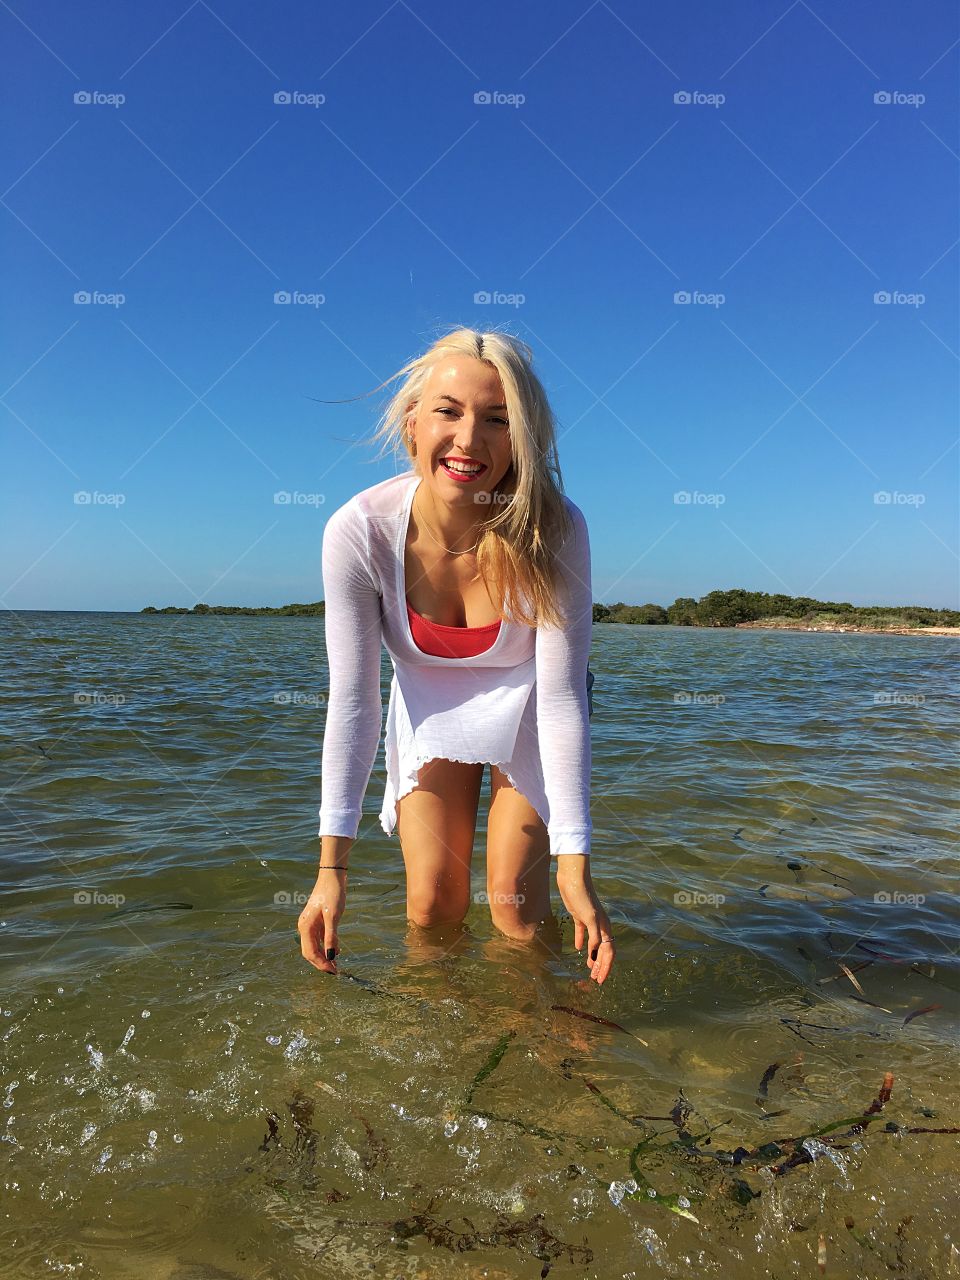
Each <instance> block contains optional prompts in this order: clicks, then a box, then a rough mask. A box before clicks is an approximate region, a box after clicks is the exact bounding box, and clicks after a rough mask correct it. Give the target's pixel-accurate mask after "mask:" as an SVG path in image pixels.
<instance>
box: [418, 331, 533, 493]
mask: <svg viewBox="0 0 960 1280" xmlns="http://www.w3.org/2000/svg"><path fill="white" fill-rule="evenodd" d="M408 430H409V431H412V433H413V437H414V441H415V443H416V450H417V468H418V470H419V472H420V475H421V476H422V477H423V480H424V483H425V485H427V486H428V487H429V488H430V490H431V496H432V497H433V498H434V499H435V500H436V501H437V502H438V503H439V502H444V503H447V504H448V505H452V506H461V505H464V506H466V505H469V506H472V505H473V504H474V502H475V501H476V495H477V494H478V493H480V492H486V493H489V492H490V491H491V490H492V489H494V488H495V487H496V486H497V485H498V484H499V483H500V482H501V481H502V480H503V478H504V476H505V475H506V474H507V472H508V471H509V470H510V466H511V463H512V461H513V455H512V451H511V444H510V428H509V423H508V419H507V410H506V403H505V397H504V394H503V385H502V384H501V382H500V375H499V374H498V373H497V371H496V369H494V368H493V366H492V365H489V364H487V363H486V362H485V361H483V360H475V359H473V358H472V357H471V356H460V355H452V356H447V357H445V358H444V359H442V360H440V361H439V362H438V363H437V364H435V365H434V367H433V368H432V369H431V370H430V374H429V376H428V378H427V382H426V385H425V386H424V389H423V395H422V397H421V400H420V403H419V404H418V405H417V408H416V410H415V411H414V413H413V414H412V415H411V417H410V419H409V420H408ZM478 468H479V470H478Z"/></svg>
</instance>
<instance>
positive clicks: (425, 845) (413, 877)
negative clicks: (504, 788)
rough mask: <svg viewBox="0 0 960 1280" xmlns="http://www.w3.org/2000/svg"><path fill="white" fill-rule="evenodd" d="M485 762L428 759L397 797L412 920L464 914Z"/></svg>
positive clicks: (436, 921) (427, 920)
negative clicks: (413, 782) (408, 787)
mask: <svg viewBox="0 0 960 1280" xmlns="http://www.w3.org/2000/svg"><path fill="white" fill-rule="evenodd" d="M484 768H485V766H484V765H482V764H462V763H461V762H460V761H457V760H445V759H442V758H440V759H435V760H428V761H427V763H426V764H425V765H423V766H422V768H421V769H420V773H419V775H418V777H419V781H418V783H417V786H416V787H415V788H414V790H413V791H408V792H407V794H406V795H405V796H404V797H403V798H402V799H401V800H400V801H398V804H397V832H398V834H399V836H400V847H401V850H402V852H403V861H404V865H405V866H406V870H407V915H408V917H409V918H410V919H411V920H413V921H414V923H416V924H420V925H424V926H427V925H433V924H447V923H449V922H451V921H460V920H462V919H463V918H464V916H465V915H466V914H467V910H468V909H469V906H470V862H471V859H472V856H473V842H474V839H475V837H476V830H477V810H478V808H479V804H480V784H481V782H482V781H483V770H484Z"/></svg>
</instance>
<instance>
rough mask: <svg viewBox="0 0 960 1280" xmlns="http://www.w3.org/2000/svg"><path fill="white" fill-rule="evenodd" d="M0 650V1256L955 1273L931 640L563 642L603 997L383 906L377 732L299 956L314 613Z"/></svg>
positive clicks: (944, 865) (35, 1262) (155, 1279)
mask: <svg viewBox="0 0 960 1280" xmlns="http://www.w3.org/2000/svg"><path fill="white" fill-rule="evenodd" d="M0 631H2V638H3V653H4V658H5V661H4V665H3V681H2V689H0V708H2V726H3V738H2V759H0V768H2V778H0V800H2V805H0V814H2V825H3V840H4V845H3V861H2V879H3V906H2V913H0V915H2V920H0V954H2V958H3V986H2V996H0V1006H2V1007H0V1047H2V1075H0V1098H2V1099H3V1112H2V1116H0V1136H2V1139H3V1141H2V1145H0V1156H2V1161H3V1184H2V1185H3V1189H4V1195H3V1209H2V1218H0V1221H2V1231H3V1236H2V1243H3V1254H2V1256H3V1264H2V1267H0V1272H2V1274H3V1275H4V1276H6V1275H11V1276H23V1277H30V1278H34V1277H38V1276H46V1275H56V1276H62V1275H69V1276H81V1277H110V1278H113V1277H128V1276H129V1277H136V1278H137V1280H204V1278H206V1280H217V1278H220V1280H224V1278H225V1277H226V1278H229V1277H243V1278H245V1280H254V1278H257V1280H264V1278H266V1277H277V1280H280V1278H281V1277H282V1278H283V1280H299V1278H300V1277H308V1276H309V1277H315V1276H316V1275H318V1274H332V1273H336V1274H339V1275H342V1276H348V1277H353V1276H366V1275H368V1274H377V1275H384V1276H388V1277H430V1278H432V1277H440V1276H446V1275H448V1274H451V1272H452V1270H453V1269H455V1270H456V1274H458V1275H466V1276H478V1277H480V1276H484V1277H513V1276H530V1277H536V1276H544V1275H547V1274H550V1275H553V1276H576V1277H587V1276H596V1277H602V1278H604V1280H606V1278H607V1277H619V1276H622V1277H625V1278H629V1277H635V1276H636V1277H639V1276H647V1275H649V1276H654V1275H656V1276H677V1277H687V1276H690V1275H693V1274H696V1275H703V1276H717V1277H723V1280H731V1277H732V1278H733V1280H739V1278H740V1277H754V1276H757V1277H760V1276H764V1277H765V1276H776V1277H788V1276H811V1275H814V1274H820V1271H819V1270H818V1264H819V1263H820V1262H824V1264H825V1267H826V1274H827V1275H833V1276H858V1277H871V1276H889V1275H890V1274H898V1275H904V1276H911V1277H941V1276H946V1275H949V1274H953V1273H954V1271H955V1270H956V1269H957V1268H958V1267H960V1257H958V1250H960V1235H958V1231H957V1227H956V1223H957V1221H958V1220H960V1204H958V1192H957V1177H956V1173H957V1168H958V1152H960V1136H958V1134H957V1130H958V1129H960V1097H958V1090H957V1083H956V1082H957V1078H958V1057H960V1054H958V1034H957V1033H958V1017H957V1015H958V1010H960V911H958V898H957V891H958V875H957V869H958V862H957V831H956V828H957V821H956V819H957V780H958V779H957V728H958V709H960V690H958V682H957V661H956V659H957V644H956V641H955V640H954V639H953V638H951V637H931V636H922V637H902V636H873V635H860V636H854V635H825V634H819V635H817V634H805V633H787V632H783V633H763V632H757V631H743V632H738V631H701V630H687V629H675V628H659V627H656V628H655V627H630V626H597V627H595V628H594V643H593V651H592V655H591V662H590V665H591V669H592V670H593V671H594V672H595V674H596V684H595V686H594V691H593V692H594V707H595V710H594V715H593V719H592V721H591V731H592V735H593V751H594V773H593V817H594V845H593V862H592V867H593V876H594V881H595V883H596V885H597V888H598V891H599V893H600V896H601V898H602V900H603V902H604V904H605V905H606V907H607V909H608V911H609V913H610V916H611V920H612V923H613V927H614V931H615V934H616V936H617V941H618V952H617V962H616V966H615V969H614V973H613V974H612V976H611V978H610V979H609V980H608V981H607V982H606V983H605V984H604V986H603V987H602V988H597V987H596V985H595V984H592V983H590V982H589V981H588V980H587V979H586V977H585V976H584V974H585V969H584V965H583V962H582V960H581V959H580V958H579V957H578V956H577V955H576V953H575V952H574V951H573V948H572V929H571V925H570V922H569V920H568V919H567V918H565V916H564V915H563V913H562V904H561V903H560V900H559V896H558V895H557V894H556V891H555V890H554V905H555V908H556V910H557V913H558V917H559V920H560V937H561V940H562V941H561V944H560V945H556V944H555V943H553V942H545V941H543V940H541V942H539V943H534V944H524V943H519V942H515V941H511V940H509V939H507V938H505V937H504V936H503V935H501V934H499V933H498V931H497V930H495V929H494V928H493V926H492V924H491V922H490V918H489V913H488V909H487V908H486V907H485V906H484V905H483V904H482V902H478V903H476V904H475V905H474V906H472V907H471V910H470V913H469V915H468V917H467V920H466V923H465V927H464V928H463V929H462V930H450V931H446V932H443V931H441V933H440V934H439V935H437V936H434V935H429V936H427V935H424V934H423V933H422V932H421V931H419V930H417V929H416V928H413V927H411V926H409V925H408V923H407V921H406V913H405V892H404V873H403V863H402V859H401V856H400V847H399V842H398V840H397V839H396V837H395V836H394V837H393V838H390V839H388V838H387V837H385V836H384V834H383V832H382V830H381V829H380V826H379V822H378V820H377V813H378V811H379V807H380V800H381V797H382V792H383V782H384V774H383V768H382V753H381V755H380V756H379V757H378V760H377V764H376V767H375V769H374V774H373V777H372V779H371V783H370V787H369V790H368V792H367V799H366V806H365V814H364V819H363V822H362V824H361V829H360V839H359V841H358V843H357V845H356V846H355V847H354V849H353V851H352V854H351V876H350V888H349V899H348V907H347V912H346V915H345V917H344V920H343V923H342V929H341V942H342V946H343V954H342V957H341V970H342V972H341V975H340V976H339V977H337V978H331V977H329V976H326V975H323V974H320V973H319V972H317V971H316V970H314V969H313V968H312V967H310V966H309V965H307V964H306V963H305V962H304V961H303V960H302V958H301V956H300V951H299V942H298V939H297V936H296V920H297V916H298V914H299V911H300V906H301V904H302V902H303V901H304V900H305V896H306V894H307V893H308V891H309V889H310V887H311V885H312V883H313V879H314V875H315V868H316V863H317V858H318V852H319V842H318V840H317V837H316V834H315V833H316V830H317V812H316V811H317V806H318V803H319V765H320V751H321V744H322V733H323V723H324V697H323V695H324V691H325V689H326V670H325V659H324V649H323V628H322V622H321V621H320V620H313V619H290V618H276V619H274V618H255V619H254V618H251V619H245V618H230V619H227V618H216V617H206V618H194V617H189V616H160V617H150V616H141V615H133V614H115V615H104V614H54V613H49V614H40V613H23V614H12V613H7V614H4V615H3V616H2V617H0ZM389 673H390V667H389V662H388V660H387V658H386V656H384V668H383V675H384V694H385V696H386V692H387V688H388V684H389V679H388V677H389ZM487 794H488V783H487V782H486V781H485V784H484V796H483V797H482V798H481V817H480V822H479V827H478V834H477V845H476V852H475V855H474V875H475V881H476V883H475V888H476V890H477V892H478V893H480V891H482V889H483V888H484V883H485V881H484V865H483V861H484V860H483V848H484V814H485V807H486V796H487ZM841 966H845V968H844V967H841ZM847 971H849V972H847ZM569 1010H575V1011H576V1012H573V1013H571V1012H569ZM582 1014H589V1015H592V1019H605V1020H606V1021H595V1020H592V1019H591V1018H589V1017H584V1016H579V1015H582ZM611 1024H616V1025H611ZM831 1126H833V1127H831Z"/></svg>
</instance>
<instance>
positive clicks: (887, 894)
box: [873, 889, 927, 907]
mask: <svg viewBox="0 0 960 1280" xmlns="http://www.w3.org/2000/svg"><path fill="white" fill-rule="evenodd" d="M873 900H874V902H876V903H877V904H878V906H882V907H922V906H923V904H924V903H925V902H926V900H927V898H926V895H925V894H923V893H901V892H900V891H899V890H898V889H894V890H892V891H891V890H887V889H881V890H879V892H877V893H875V894H874V895H873Z"/></svg>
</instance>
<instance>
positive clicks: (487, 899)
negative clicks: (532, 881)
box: [473, 889, 527, 907]
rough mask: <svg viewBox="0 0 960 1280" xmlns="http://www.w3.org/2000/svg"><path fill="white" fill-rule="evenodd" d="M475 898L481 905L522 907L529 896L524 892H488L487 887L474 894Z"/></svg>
mask: <svg viewBox="0 0 960 1280" xmlns="http://www.w3.org/2000/svg"><path fill="white" fill-rule="evenodd" d="M473 900H474V902H475V903H476V904H477V905H478V906H480V907H483V906H487V905H488V904H489V905H496V906H517V907H521V906H523V904H524V903H525V902H526V900H527V896H526V894H524V893H496V892H494V893H488V892H487V890H486V889H481V890H480V891H479V892H478V893H475V894H474V895H473Z"/></svg>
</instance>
